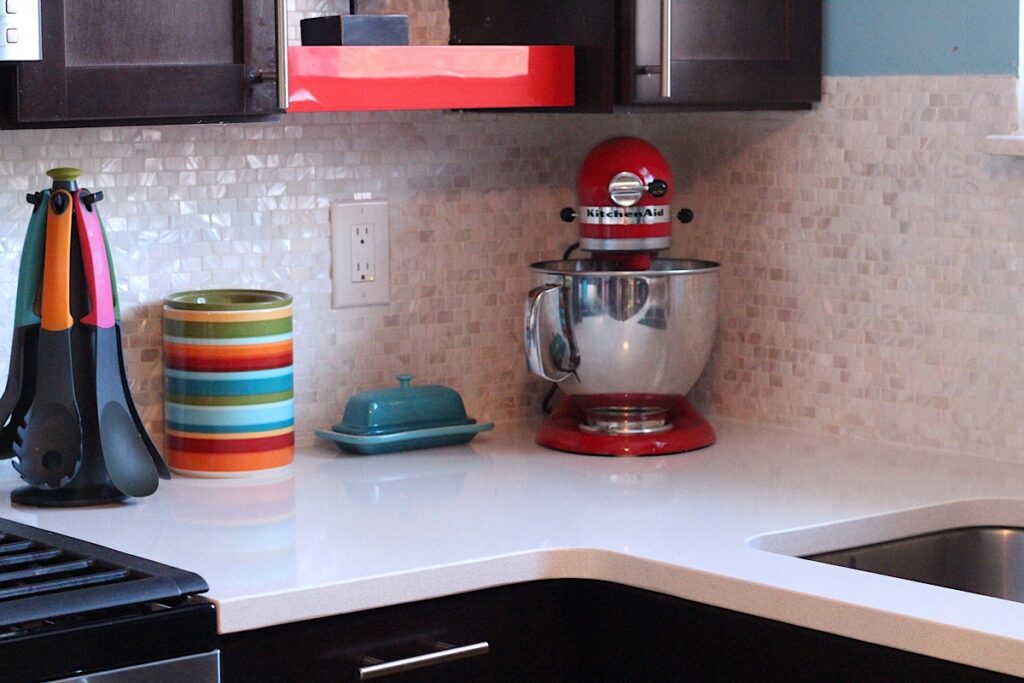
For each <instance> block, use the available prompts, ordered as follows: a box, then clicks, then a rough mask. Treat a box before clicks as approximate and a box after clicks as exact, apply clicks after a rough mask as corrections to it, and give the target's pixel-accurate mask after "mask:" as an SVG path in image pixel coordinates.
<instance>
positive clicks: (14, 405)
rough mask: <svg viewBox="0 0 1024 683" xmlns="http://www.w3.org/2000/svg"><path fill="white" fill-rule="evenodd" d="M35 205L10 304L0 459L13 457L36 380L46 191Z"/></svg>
mask: <svg viewBox="0 0 1024 683" xmlns="http://www.w3.org/2000/svg"><path fill="white" fill-rule="evenodd" d="M30 201H32V202H33V203H34V204H35V210H33V211H32V218H31V219H29V222H28V232H27V234H26V235H25V244H24V246H23V247H22V249H21V265H20V266H19V267H18V294H17V298H16V299H15V303H14V334H13V335H12V337H11V363H10V367H9V369H8V374H7V387H6V389H4V394H3V396H2V397H0V425H2V426H3V428H2V429H0V459H5V458H11V457H13V456H14V451H13V449H12V446H13V445H14V442H15V439H16V438H17V436H18V424H19V423H20V422H21V420H22V418H24V416H25V413H26V412H27V411H28V408H29V406H30V405H32V396H33V393H34V391H35V378H36V346H37V344H38V342H39V316H38V315H37V314H36V311H35V304H36V299H37V298H38V296H39V285H40V283H41V281H42V272H43V245H44V244H45V241H46V207H47V204H49V202H50V191H49V190H43V191H42V192H37V193H36V194H34V195H30Z"/></svg>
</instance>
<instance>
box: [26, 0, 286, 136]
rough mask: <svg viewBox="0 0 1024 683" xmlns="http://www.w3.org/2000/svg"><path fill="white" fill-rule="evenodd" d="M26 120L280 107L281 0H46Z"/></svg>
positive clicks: (197, 115) (208, 114) (256, 111)
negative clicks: (267, 77)
mask: <svg viewBox="0 0 1024 683" xmlns="http://www.w3.org/2000/svg"><path fill="white" fill-rule="evenodd" d="M42 25H43V61H41V62H27V63H24V64H19V65H18V66H16V67H15V72H14V78H15V87H14V94H13V101H12V102H11V107H10V112H9V118H10V120H11V122H12V123H16V124H29V125H33V124H50V123H63V122H69V123H89V122H95V123H110V122H131V121H137V120H152V119H187V120H192V121H196V120H216V119H219V118H225V117H238V116H266V115H269V114H273V113H275V112H276V111H277V110H278V106H277V90H276V85H275V83H273V82H269V81H260V80H259V79H258V77H257V74H259V73H260V72H274V71H276V69H277V67H276V21H275V4H274V0H174V2H150V1H145V2H143V1H140V0H46V1H45V2H43V3H42Z"/></svg>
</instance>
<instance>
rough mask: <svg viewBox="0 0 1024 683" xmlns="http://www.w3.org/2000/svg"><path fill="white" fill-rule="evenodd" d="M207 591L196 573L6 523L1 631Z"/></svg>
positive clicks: (1, 539)
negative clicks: (4, 628) (14, 626)
mask: <svg viewBox="0 0 1024 683" xmlns="http://www.w3.org/2000/svg"><path fill="white" fill-rule="evenodd" d="M206 590H208V587H207V585H206V583H205V582H204V581H203V579H202V578H201V577H199V576H198V575H196V574H193V573H191V572H186V571H183V570H180V569H175V568H174V567H169V566H167V565H163V564H159V563H157V562H151V561H149V560H144V559H142V558H139V557H135V556H133V555H127V554H125V553H121V552H118V551H115V550H112V549H110V548H104V547H102V546H99V545H95V544H92V543H87V542H85V541H80V540H78V539H74V538H70V537H68V536H62V535H60V534H55V533H52V532H49V531H43V530H41V529H36V528H34V527H30V526H27V525H24V524H19V523H17V522H13V521H11V520H8V519H0V627H3V626H12V625H16V624H19V623H25V622H32V621H38V620H41V619H52V618H55V617H61V616H66V615H69V614H77V613H81V612H87V611H94V610H101V609H110V608H114V607H120V606H125V605H134V604H140V603H144V602H151V601H157V600H163V601H167V600H172V601H173V600H179V599H184V598H185V597H186V596H188V595H193V594H195V593H202V592H205V591H206Z"/></svg>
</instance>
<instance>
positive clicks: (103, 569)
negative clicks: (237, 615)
mask: <svg viewBox="0 0 1024 683" xmlns="http://www.w3.org/2000/svg"><path fill="white" fill-rule="evenodd" d="M206 590H208V586H207V585H206V582H205V581H203V579H202V578H201V577H200V576H199V575H197V574H194V573H192V572H188V571H184V570H181V569H176V568H174V567H169V566H167V565H164V564H159V563H157V562H151V561H149V560H145V559H143V558H140V557H135V556H132V555H128V554H125V553H121V552H118V551H115V550H111V549H110V548H104V547H103V546H99V545H95V544H93V543H87V542H85V541H80V540H78V539H74V538H70V537H68V536H62V535H61V534H55V533H52V532H49V531H43V530H41V529H36V528H33V527H30V526H26V525H24V524H19V523H17V522H12V521H10V520H7V519H0V680H3V681H21V680H25V681H46V680H64V679H68V678H71V679H72V680H75V679H76V678H77V677H80V676H83V675H85V674H97V673H104V672H106V673H110V672H114V671H121V672H122V675H127V676H128V677H127V678H125V679H124V680H132V678H133V677H134V678H136V679H137V680H146V679H150V680H174V679H175V678H179V677H180V678H182V679H184V678H185V677H188V678H189V679H190V680H197V678H196V676H199V678H198V680H203V679H204V678H203V675H202V674H199V673H197V672H199V671H208V672H213V674H215V673H216V658H217V653H216V647H217V627H216V615H215V610H214V606H213V605H212V604H211V603H208V602H206V601H203V600H202V599H200V598H196V597H194V596H195V595H196V594H198V593H203V592H205V591H206ZM197 658H198V659H197ZM197 661H198V662H199V663H200V664H202V666H200V667H199V668H198V669H197V668H195V665H196V663H197ZM175 662H179V663H180V662H186V665H187V666H186V668H184V669H169V668H168V667H172V666H174V665H175V664H174V663H175ZM211 664H212V668H211V666H210V665H211ZM179 666H180V664H179ZM161 667H163V669H161ZM125 672H127V673H125ZM132 672H135V674H137V675H133V674H132ZM168 673H170V675H171V677H170V678H167V675H168ZM90 680H91V679H90ZM98 680H102V679H98ZM206 680H217V679H216V678H215V677H214V678H210V677H206Z"/></svg>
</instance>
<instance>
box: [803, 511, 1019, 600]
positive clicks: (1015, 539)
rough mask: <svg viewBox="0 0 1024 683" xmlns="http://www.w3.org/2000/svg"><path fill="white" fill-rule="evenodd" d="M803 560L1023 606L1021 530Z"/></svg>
mask: <svg viewBox="0 0 1024 683" xmlns="http://www.w3.org/2000/svg"><path fill="white" fill-rule="evenodd" d="M804 557H805V559H808V560H814V561H815V562H825V563H827V564H834V565H838V566H840V567H850V568H852V569H859V570H861V571H866V572H872V573H874V574H885V575H887V576H895V577H898V578H901V579H910V580H911V581H920V582H922V583H929V584H932V585H935V586H945V587H946V588H955V589H957V590H962V591H968V592H970V593H980V594H981V595H989V596H992V597H994V598H1004V599H1006V600H1015V601H1017V602H1024V528H1020V527H995V526H970V527H961V528H958V529H944V530H942V531H934V532H931V533H927V534H922V535H920V536H911V537H909V538H898V539H896V540H894V541H886V542H884V543H874V544H871V545H863V546H859V547H856V548H848V549H846V550H835V551H831V552H827V553H818V554H815V555H805V556H804Z"/></svg>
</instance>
